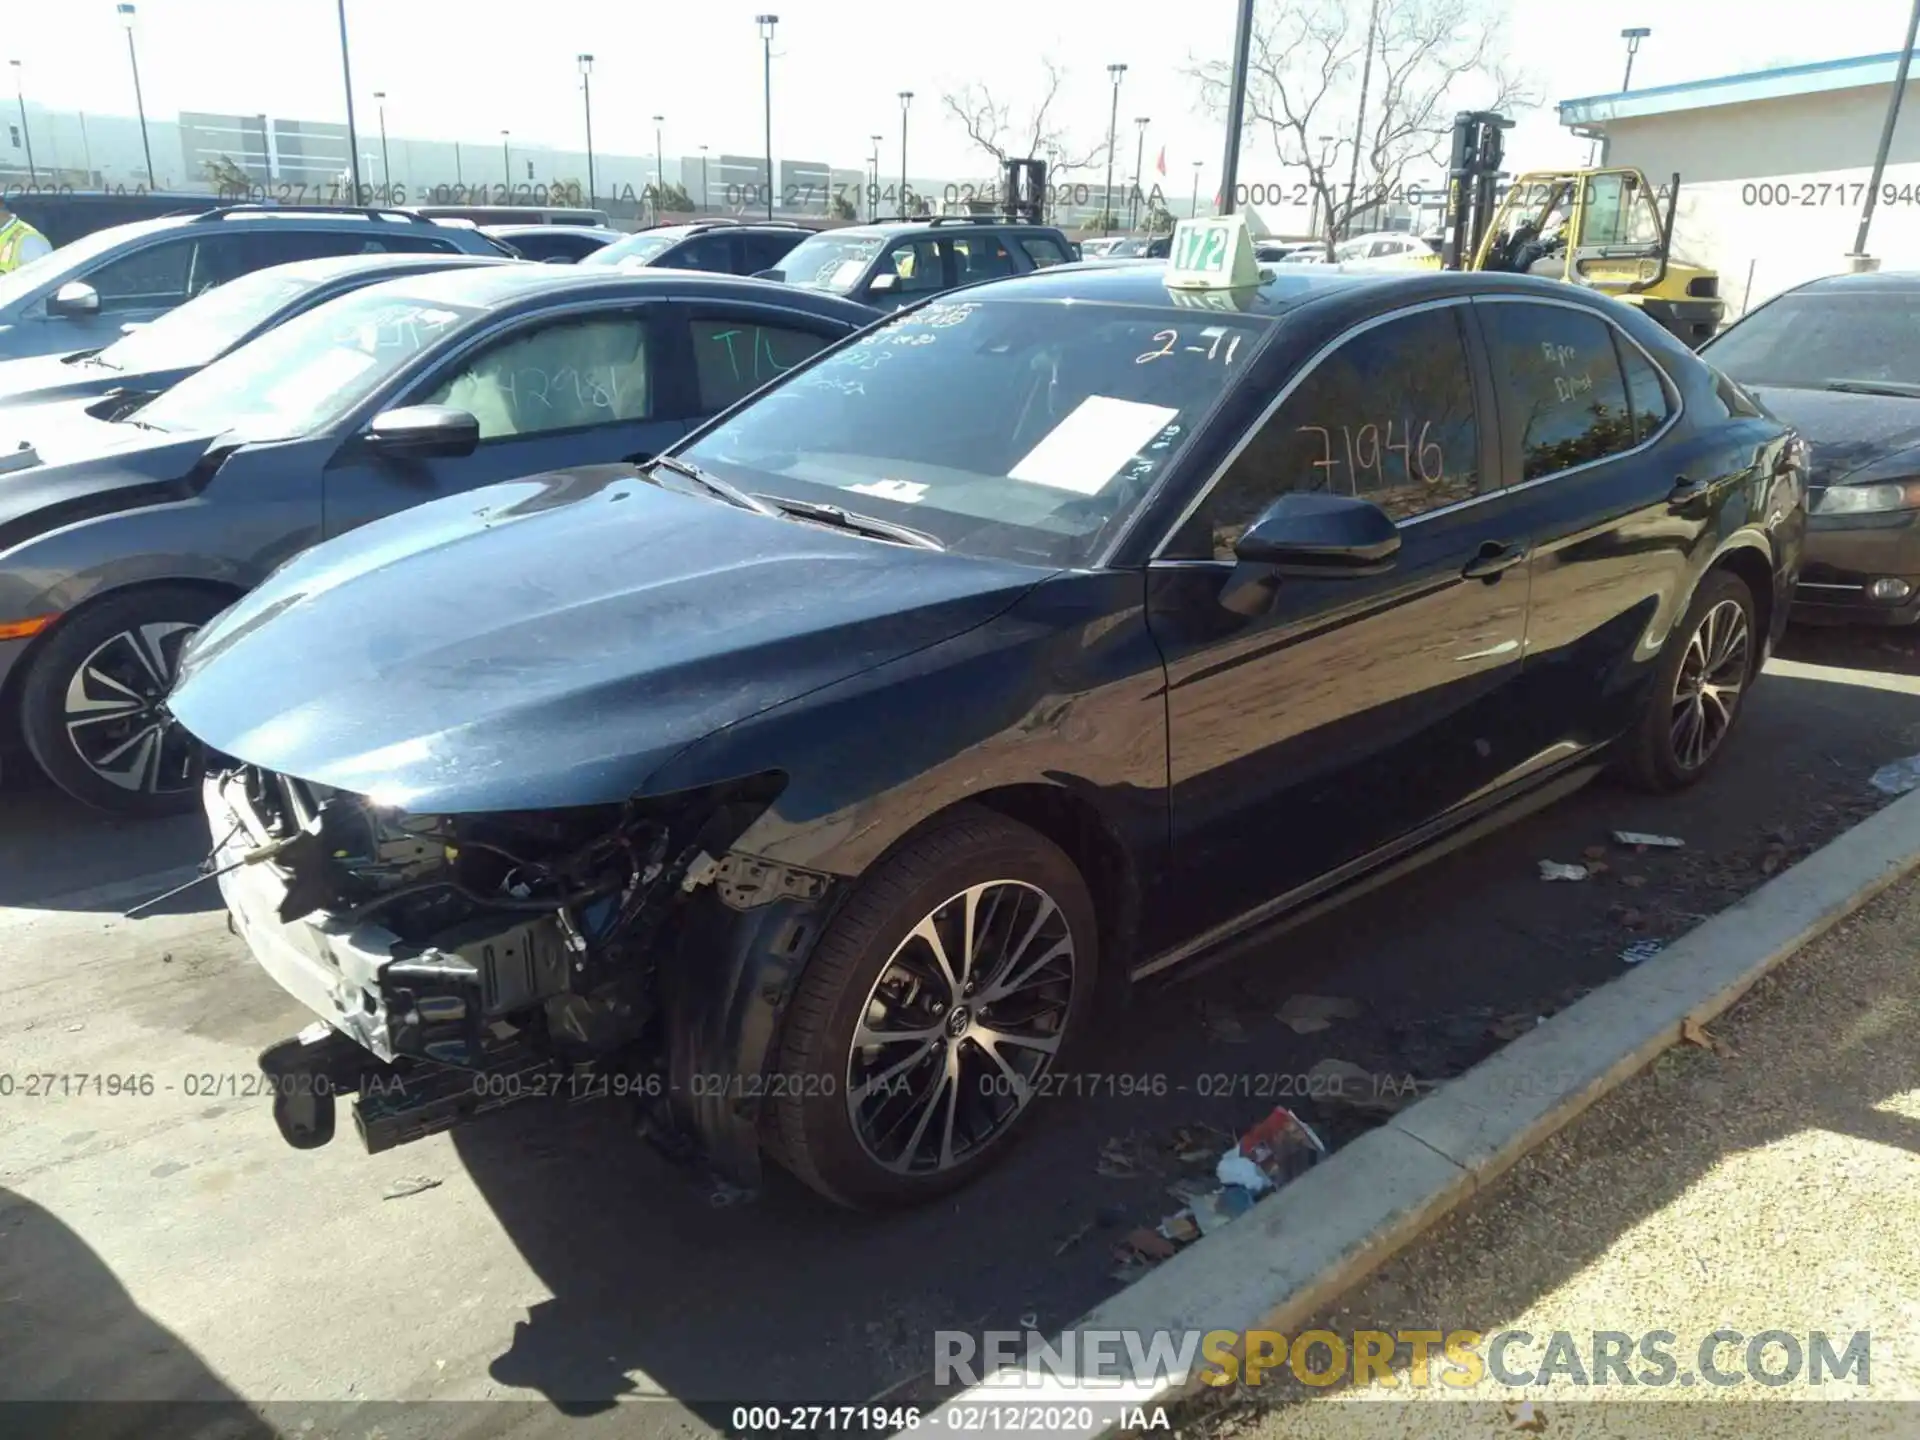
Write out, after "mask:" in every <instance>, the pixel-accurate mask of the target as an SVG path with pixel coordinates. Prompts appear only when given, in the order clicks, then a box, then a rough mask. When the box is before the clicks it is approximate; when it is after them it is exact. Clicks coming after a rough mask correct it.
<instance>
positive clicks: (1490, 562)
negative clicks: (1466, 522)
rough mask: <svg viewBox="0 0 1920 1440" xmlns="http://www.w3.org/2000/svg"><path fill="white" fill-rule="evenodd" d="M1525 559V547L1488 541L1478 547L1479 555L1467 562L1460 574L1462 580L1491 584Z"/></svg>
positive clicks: (1499, 541) (1498, 541)
mask: <svg viewBox="0 0 1920 1440" xmlns="http://www.w3.org/2000/svg"><path fill="white" fill-rule="evenodd" d="M1526 558H1527V547H1526V546H1525V545H1510V544H1507V543H1506V542H1505V541H1502V540H1489V541H1487V542H1486V543H1485V544H1483V545H1482V546H1481V547H1480V553H1479V554H1478V555H1476V556H1474V557H1473V559H1471V560H1469V561H1468V562H1467V566H1466V568H1465V569H1464V570H1462V571H1461V572H1460V574H1461V577H1462V578H1463V579H1467V580H1485V581H1488V582H1489V583H1491V582H1492V581H1495V580H1498V579H1499V578H1500V577H1501V576H1502V575H1504V574H1505V573H1506V572H1507V571H1509V570H1511V569H1512V568H1513V567H1514V566H1516V565H1518V564H1519V563H1520V562H1521V561H1522V560H1524V559H1526Z"/></svg>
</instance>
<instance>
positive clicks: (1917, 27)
mask: <svg viewBox="0 0 1920 1440" xmlns="http://www.w3.org/2000/svg"><path fill="white" fill-rule="evenodd" d="M1916 36H1920V0H1913V14H1912V15H1911V16H1910V17H1909V18H1908V20H1907V43H1906V44H1905V45H1903V46H1901V47H1900V65H1899V68H1898V71H1897V73H1896V74H1895V75H1894V77H1893V97H1892V98H1891V99H1890V100H1888V101H1887V120H1886V124H1885V125H1883V126H1882V127H1881V129H1880V148H1879V149H1878V150H1877V151H1875V152H1874V157H1873V181H1872V183H1871V184H1869V185H1868V186H1867V198H1866V200H1865V202H1864V203H1863V204H1862V205H1861V207H1860V229H1859V230H1858V231H1857V232H1856V233H1855V235H1854V237H1853V252H1852V253H1853V254H1854V255H1855V256H1859V257H1862V258H1864V257H1865V255H1866V253H1867V227H1868V226H1870V225H1872V224H1873V202H1874V197H1876V196H1877V195H1879V193H1880V177H1881V176H1882V175H1884V174H1886V171H1887V151H1889V150H1890V149H1892V148H1893V127H1894V126H1895V125H1896V124H1898V123H1899V120H1900V97H1901V96H1902V95H1904V94H1906V92H1907V67H1908V64H1909V62H1910V61H1911V60H1912V59H1913V42H1914V39H1915V37H1916Z"/></svg>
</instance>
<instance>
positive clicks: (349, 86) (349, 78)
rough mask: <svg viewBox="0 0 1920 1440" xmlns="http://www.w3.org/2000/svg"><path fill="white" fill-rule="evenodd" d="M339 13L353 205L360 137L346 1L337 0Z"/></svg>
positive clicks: (357, 195)
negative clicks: (349, 56)
mask: <svg viewBox="0 0 1920 1440" xmlns="http://www.w3.org/2000/svg"><path fill="white" fill-rule="evenodd" d="M336 8H338V10H339V11H340V80H341V83H342V84H344V85H345V86H346V90H347V163H348V164H349V165H350V166H352V167H353V199H352V200H351V201H350V202H348V203H350V204H353V205H358V204H359V203H360V136H359V134H358V133H357V132H356V131H355V130H354V128H353V67H352V66H351V65H349V64H348V63H347V0H337V5H336Z"/></svg>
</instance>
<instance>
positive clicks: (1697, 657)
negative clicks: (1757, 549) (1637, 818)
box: [1620, 570, 1760, 795]
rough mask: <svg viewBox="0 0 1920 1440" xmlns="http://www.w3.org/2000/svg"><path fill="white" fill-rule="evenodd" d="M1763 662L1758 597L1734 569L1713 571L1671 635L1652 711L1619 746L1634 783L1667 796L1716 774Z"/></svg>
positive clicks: (1622, 762)
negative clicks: (1755, 600) (1757, 621)
mask: <svg viewBox="0 0 1920 1440" xmlns="http://www.w3.org/2000/svg"><path fill="white" fill-rule="evenodd" d="M1759 658H1760V635H1759V631H1758V629H1757V628H1756V626H1755V606H1754V603H1753V592H1752V591H1751V590H1750V589H1748V588H1747V583H1746V581H1744V580H1742V579H1741V578H1740V577H1739V576H1738V575H1736V574H1734V573H1733V572H1732V571H1731V570H1715V571H1711V572H1710V573H1709V574H1708V575H1707V576H1706V578H1705V579H1704V580H1702V581H1701V582H1700V588H1699V590H1698V591H1697V592H1696V593H1695V595H1694V597H1693V604H1691V605H1690V606H1688V607H1687V613H1686V617H1685V618H1684V619H1683V620H1682V621H1681V622H1680V624H1678V625H1676V626H1675V627H1674V629H1673V633H1672V634H1671V635H1669V636H1668V637H1667V644H1666V648H1665V649H1664V650H1663V651H1661V653H1660V664H1659V666H1658V668H1657V669H1656V670H1655V672H1654V678H1653V687H1652V693H1651V694H1650V695H1649V696H1648V697H1647V704H1646V709H1645V710H1643V711H1642V712H1641V716H1640V720H1639V723H1638V724H1636V725H1635V726H1634V728H1633V730H1632V731H1630V732H1629V733H1628V734H1627V735H1626V736H1625V737H1624V739H1623V740H1622V742H1621V754H1620V769H1621V772H1622V774H1623V776H1624V777H1625V778H1626V780H1627V781H1628V783H1630V784H1632V785H1633V786H1634V787H1635V788H1636V789H1640V790H1645V791H1648V792H1649V793H1651V794H1656V795H1664V794H1669V793H1671V792H1673V791H1675V790H1684V789H1685V788H1687V787H1688V786H1689V785H1692V784H1694V783H1696V782H1697V781H1698V780H1699V779H1700V778H1701V777H1702V776H1704V775H1705V774H1706V773H1707V772H1708V771H1709V770H1710V769H1712V768H1713V763H1714V761H1716V760H1717V759H1719V757H1720V755H1721V753H1722V752H1723V751H1725V749H1726V742H1727V738H1728V737H1729V736H1730V735H1731V734H1732V733H1733V728H1734V726H1735V725H1736V724H1737V723H1738V722H1739V719H1740V714H1741V711H1742V710H1743V709H1744V708H1745V702H1746V696H1747V691H1748V690H1749V689H1750V688H1751V687H1752V684H1753V681H1754V678H1755V674H1756V667H1757V665H1758V663H1759Z"/></svg>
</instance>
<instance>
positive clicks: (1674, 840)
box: [1613, 830, 1687, 850]
mask: <svg viewBox="0 0 1920 1440" xmlns="http://www.w3.org/2000/svg"><path fill="white" fill-rule="evenodd" d="M1613 839H1614V843H1615V844H1616V845H1634V846H1645V847H1646V848H1647V849H1649V850H1684V849H1686V847H1687V842H1686V841H1684V840H1682V839H1681V838H1680V837H1679V836H1678V835H1648V834H1646V833H1645V832H1644V831H1640V830H1616V831H1614V832H1613Z"/></svg>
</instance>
